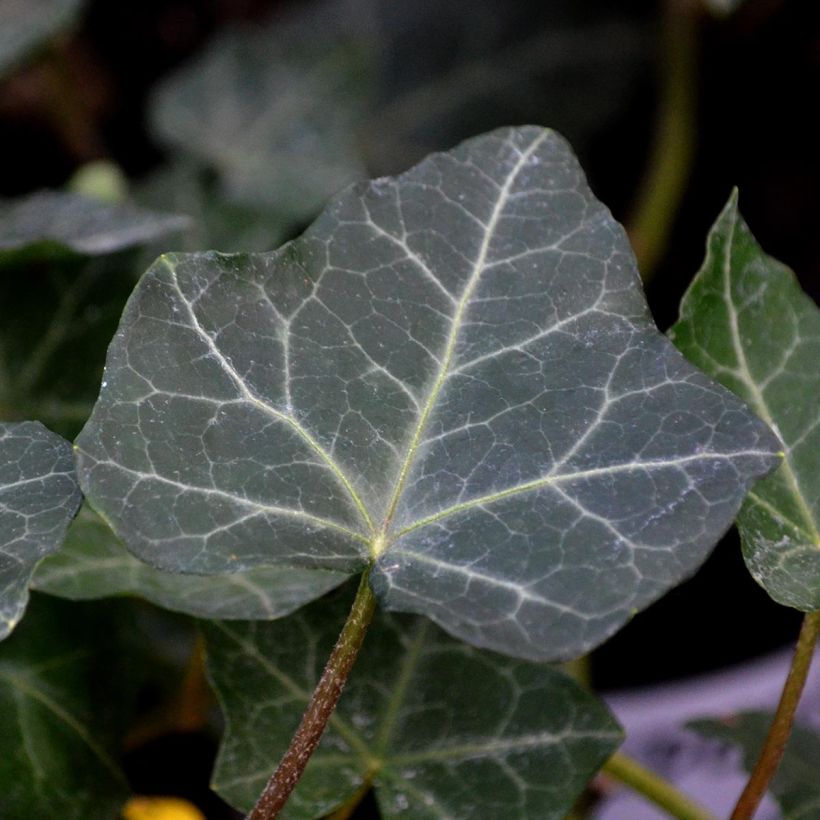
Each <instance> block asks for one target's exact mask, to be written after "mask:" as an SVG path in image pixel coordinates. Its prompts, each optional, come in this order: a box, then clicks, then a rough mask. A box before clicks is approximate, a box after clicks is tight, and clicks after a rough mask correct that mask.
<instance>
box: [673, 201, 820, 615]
mask: <svg viewBox="0 0 820 820" xmlns="http://www.w3.org/2000/svg"><path fill="white" fill-rule="evenodd" d="M670 338H671V339H672V340H673V341H674V342H675V344H676V345H677V346H678V347H679V348H680V349H681V350H682V351H683V353H684V355H686V356H687V357H688V358H689V360H690V361H692V362H694V363H695V364H696V365H698V366H699V367H702V368H703V369H704V370H706V371H707V372H709V373H711V374H712V375H713V376H714V377H715V378H716V379H718V381H720V382H722V383H723V384H724V385H726V387H728V388H729V389H730V390H733V391H734V392H735V393H737V394H738V395H739V396H741V397H742V398H743V399H745V400H746V401H747V402H748V403H749V405H750V406H751V407H752V409H753V410H754V411H755V412H756V413H757V415H758V416H760V418H762V419H763V420H764V421H765V422H766V423H767V424H769V425H771V426H772V427H773V428H774V430H775V431H776V432H777V433H778V435H779V436H780V438H781V440H782V441H783V444H784V449H785V458H784V459H783V463H782V465H781V466H780V469H778V470H777V472H775V473H774V474H773V475H771V476H769V477H768V478H766V479H765V480H763V481H761V482H759V483H758V484H756V485H755V487H754V488H753V490H752V491H751V492H750V493H749V495H748V497H747V499H746V502H745V503H744V505H743V509H742V511H741V514H740V516H739V517H738V521H737V524H738V529H739V530H740V535H741V540H742V544H743V554H744V557H745V559H746V565H747V566H748V568H749V571H750V572H751V574H752V575H753V576H754V578H755V579H756V580H757V581H758V582H759V583H760V584H761V585H762V586H763V587H764V588H765V589H766V591H767V592H768V593H769V594H770V595H771V596H772V598H774V599H775V600H776V601H778V602H779V603H781V604H785V605H787V606H793V607H796V608H797V609H802V610H814V609H818V608H820V310H818V308H817V305H815V304H814V302H812V300H811V299H810V298H809V297H808V296H807V295H806V294H805V293H803V291H802V290H801V289H800V285H799V284H798V282H797V279H796V278H795V276H794V274H793V273H792V272H791V271H790V270H789V269H788V268H787V267H786V266H785V265H782V264H781V263H780V262H778V261H777V260H775V259H772V258H771V257H770V256H767V255H766V254H765V253H764V252H763V251H762V249H761V248H760V246H759V245H758V244H757V242H756V241H755V239H754V237H753V236H752V234H751V232H750V231H749V228H748V227H747V226H746V223H745V222H744V221H743V219H742V218H741V216H740V213H739V211H738V207H737V195H736V194H733V195H732V197H731V199H730V200H729V203H728V204H727V206H726V207H725V209H724V210H723V213H722V214H721V215H720V217H719V218H718V220H717V222H716V223H715V225H714V227H713V228H712V231H711V233H710V234H709V241H708V245H707V255H706V260H705V261H704V263H703V267H702V268H701V270H700V272H699V273H698V275H697V276H696V277H695V280H694V281H693V282H692V285H691V286H690V288H689V290H688V291H687V293H686V295H685V296H684V299H683V301H682V302H681V315H680V320H679V321H678V322H677V324H676V325H675V326H674V327H673V328H672V329H671V331H670Z"/></svg>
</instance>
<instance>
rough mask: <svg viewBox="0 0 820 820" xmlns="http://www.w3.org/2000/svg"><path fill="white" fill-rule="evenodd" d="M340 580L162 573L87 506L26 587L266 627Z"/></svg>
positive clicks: (271, 573)
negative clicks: (130, 599)
mask: <svg viewBox="0 0 820 820" xmlns="http://www.w3.org/2000/svg"><path fill="white" fill-rule="evenodd" d="M345 577H346V576H344V575H341V574H339V573H334V572H323V571H316V570H306V569H301V570H299V569H290V568H285V567H257V568H256V569H252V570H249V571H248V572H244V573H234V574H231V575H221V576H213V575H207V576H203V575H180V574H179V573H169V572H162V571H161V570H157V569H154V568H153V567H151V566H149V565H148V564H146V563H144V562H143V561H140V560H139V559H137V558H134V556H133V555H131V554H130V553H129V552H128V551H127V550H126V549H125V546H124V545H123V544H122V542H121V541H120V540H119V539H118V538H117V537H116V536H115V535H114V533H113V532H112V531H111V529H110V527H108V525H107V524H106V523H105V522H104V521H102V520H101V519H100V517H99V516H98V515H96V514H95V513H94V512H93V511H92V510H90V509H89V508H88V507H87V506H85V507H83V508H82V509H81V510H80V514H79V515H78V516H77V518H76V519H75V520H74V521H73V523H72V524H71V526H70V527H69V530H68V534H67V536H66V539H65V543H64V544H63V547H62V549H60V551H59V552H58V553H56V554H54V555H51V556H49V557H47V558H46V559H45V560H43V561H42V562H41V563H40V564H39V565H38V567H37V571H36V573H35V575H34V577H33V578H32V582H31V586H32V588H33V589H38V590H42V591H43V592H48V593H50V594H51V595H59V596H61V597H63V598H70V599H71V600H75V601H81V600H92V599H95V598H107V597H110V596H112V595H135V596H138V597H140V598H145V599H146V600H148V601H151V602H152V603H154V604H157V606H161V607H164V608H165V609H173V610H176V611H177V612H184V613H186V614H188V615H193V616H194V617H197V618H221V619H224V618H247V619H250V620H268V619H270V618H279V617H281V616H282V615H287V614H289V613H291V612H293V611H294V610H295V609H297V608H298V607H300V606H301V605H302V604H304V603H305V602H306V601H310V600H313V599H314V598H316V597H318V596H319V595H323V594H324V593H325V592H328V591H329V590H331V589H333V587H335V586H338V585H339V584H340V583H341V582H342V581H343V580H344V579H345Z"/></svg>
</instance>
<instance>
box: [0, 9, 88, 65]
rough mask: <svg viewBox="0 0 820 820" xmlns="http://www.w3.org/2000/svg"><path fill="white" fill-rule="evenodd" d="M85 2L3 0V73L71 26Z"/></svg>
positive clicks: (0, 34) (0, 51) (0, 21)
mask: <svg viewBox="0 0 820 820" xmlns="http://www.w3.org/2000/svg"><path fill="white" fill-rule="evenodd" d="M82 4H83V0H3V2H2V3H0V74H3V73H5V72H6V71H8V70H9V69H12V68H14V67H15V66H17V65H18V64H19V63H20V62H22V61H23V60H25V59H26V58H27V57H28V56H29V55H30V54H31V52H33V51H34V50H35V49H36V48H38V47H39V46H42V45H43V44H44V43H45V42H47V41H48V40H50V39H51V38H53V37H55V36H56V35H57V34H59V33H60V32H61V31H63V30H64V29H65V28H67V27H68V26H70V25H71V23H72V22H73V21H74V19H75V18H76V17H77V14H78V13H79V11H80V7H81V6H82Z"/></svg>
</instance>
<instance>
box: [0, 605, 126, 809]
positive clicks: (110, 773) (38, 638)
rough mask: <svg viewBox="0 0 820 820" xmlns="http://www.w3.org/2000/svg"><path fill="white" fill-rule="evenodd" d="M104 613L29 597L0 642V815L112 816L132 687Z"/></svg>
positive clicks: (121, 792)
mask: <svg viewBox="0 0 820 820" xmlns="http://www.w3.org/2000/svg"><path fill="white" fill-rule="evenodd" d="M112 615H113V613H112V612H111V611H110V609H106V610H105V611H101V610H100V609H99V606H97V607H95V608H90V607H88V605H77V604H67V603H65V602H62V601H58V600H56V599H53V598H49V597H47V596H42V595H40V596H35V597H34V599H33V600H32V606H31V611H30V613H29V615H28V617H27V618H26V620H25V621H24V622H23V623H22V624H21V626H20V628H19V629H18V630H17V631H16V632H15V634H14V635H12V637H11V638H9V639H8V640H7V641H5V642H3V644H2V645H0V817H3V818H7V820H16V819H17V818H32V819H33V818H36V820H97V819H98V818H99V820H112V818H114V817H117V816H118V808H119V806H120V805H121V804H122V802H123V800H124V798H125V795H126V794H127V787H126V784H125V781H124V779H123V777H122V775H121V774H120V772H119V770H118V768H117V766H116V764H115V763H114V761H113V760H112V751H113V749H114V742H115V740H116V737H115V735H116V734H118V732H119V730H121V728H122V724H123V722H124V713H125V710H126V708H127V703H126V701H127V700H128V699H129V697H130V692H131V687H130V686H129V685H128V684H127V683H125V682H124V680H123V678H122V673H121V672H120V671H119V670H120V667H121V664H122V662H123V658H122V657H120V656H118V655H117V653H116V647H115V646H114V641H113V639H114V638H115V637H117V636H121V630H120V628H119V625H118V620H117V618H115V617H112ZM118 646H119V645H118Z"/></svg>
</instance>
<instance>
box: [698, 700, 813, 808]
mask: <svg viewBox="0 0 820 820" xmlns="http://www.w3.org/2000/svg"><path fill="white" fill-rule="evenodd" d="M771 724H772V715H771V713H768V712H745V713H742V714H739V715H733V716H732V717H731V718H728V719H726V720H697V721H693V722H691V723H689V724H687V725H688V727H689V728H690V729H694V730H695V731H696V732H698V733H699V734H701V735H704V736H705V737H712V738H715V739H716V740H722V741H724V742H726V743H730V744H731V745H733V746H739V747H740V748H741V749H742V751H743V759H742V765H743V768H744V769H746V771H748V772H751V771H752V769H753V768H754V765H755V763H757V758H758V756H759V755H760V750H761V749H762V748H763V743H764V741H765V739H766V734H767V733H768V731H769V728H770V726H771ZM818 761H820V734H817V732H816V731H814V730H812V729H809V728H806V727H803V726H795V727H793V728H792V732H791V735H790V736H789V744H788V746H786V751H785V753H784V755H783V760H782V761H781V764H780V767H779V768H778V770H777V773H776V774H775V776H774V779H773V780H772V783H771V786H770V791H771V793H772V795H773V796H774V797H775V799H776V800H777V802H778V803H779V804H780V808H781V809H782V811H783V820H798V818H799V820H816V818H818V817H820V783H818V780H817V763H818Z"/></svg>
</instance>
